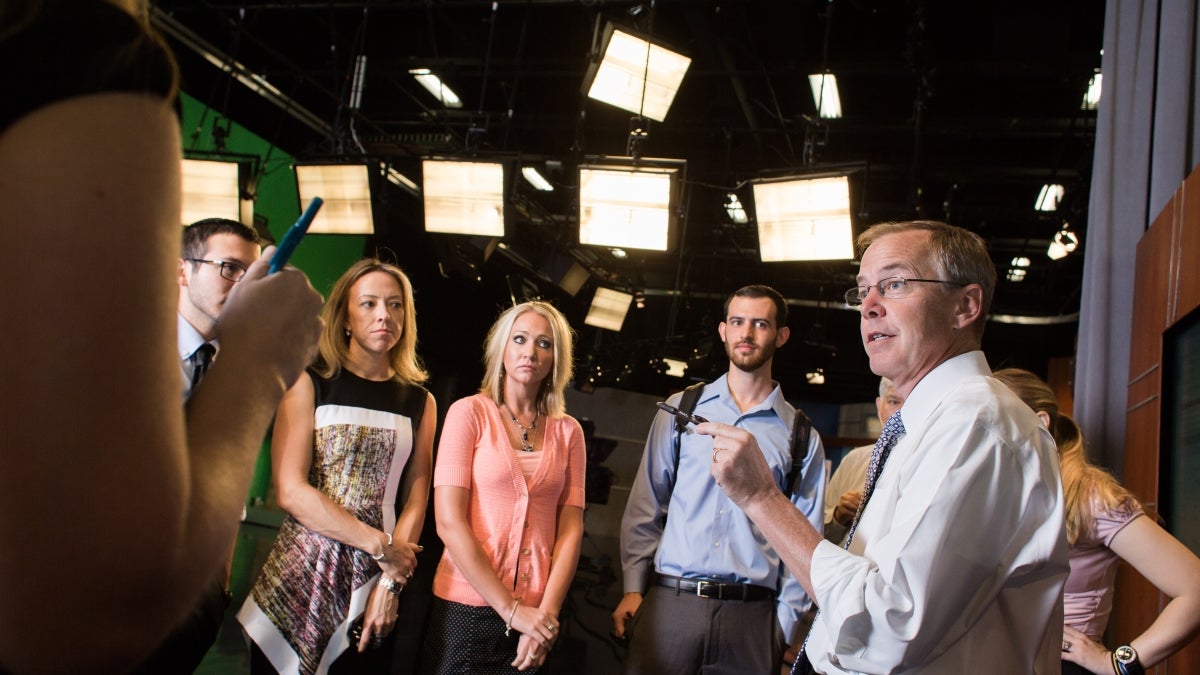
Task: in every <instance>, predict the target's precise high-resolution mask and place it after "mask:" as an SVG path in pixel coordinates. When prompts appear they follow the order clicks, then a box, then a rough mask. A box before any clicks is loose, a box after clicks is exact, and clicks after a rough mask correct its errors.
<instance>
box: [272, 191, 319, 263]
mask: <svg viewBox="0 0 1200 675" xmlns="http://www.w3.org/2000/svg"><path fill="white" fill-rule="evenodd" d="M324 203H325V202H324V201H323V200H322V199H321V198H320V197H313V198H312V201H311V202H309V203H308V208H306V209H304V213H301V214H300V218H299V219H298V220H296V224H295V225H292V226H291V227H289V228H288V231H287V232H285V233H284V234H283V239H282V240H280V242H279V246H278V248H276V249H275V255H273V256H271V267H270V268H269V269H268V270H267V274H274V273H276V272H278V271H279V270H281V269H283V266H284V265H286V264H287V262H288V260H289V259H290V258H291V257H292V253H294V252H295V251H296V247H297V246H299V245H300V240H301V239H303V238H304V234H305V233H306V232H308V226H309V225H310V224H312V221H313V218H314V217H315V216H316V215H317V211H319V210H320V209H321V204H324Z"/></svg>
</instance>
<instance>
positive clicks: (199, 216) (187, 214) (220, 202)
mask: <svg viewBox="0 0 1200 675" xmlns="http://www.w3.org/2000/svg"><path fill="white" fill-rule="evenodd" d="M182 161H183V164H182V167H183V168H182V181H181V187H182V194H181V197H182V207H183V208H182V210H181V213H180V222H181V223H182V224H183V225H188V224H190V223H194V222H196V221H197V220H203V219H204V218H225V219H228V220H236V221H238V222H241V223H246V224H249V223H251V222H253V220H254V202H253V201H251V200H249V199H247V200H243V199H242V198H241V195H242V191H241V179H240V176H241V170H242V164H241V163H240V162H236V161H233V162H230V161H221V160H210V159H184V160H182Z"/></svg>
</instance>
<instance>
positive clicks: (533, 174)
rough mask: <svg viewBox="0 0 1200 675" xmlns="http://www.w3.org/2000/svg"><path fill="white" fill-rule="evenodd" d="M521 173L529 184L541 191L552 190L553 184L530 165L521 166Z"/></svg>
mask: <svg viewBox="0 0 1200 675" xmlns="http://www.w3.org/2000/svg"><path fill="white" fill-rule="evenodd" d="M521 175H522V176H524V177H525V180H526V181H528V182H529V184H530V185H532V186H533V187H535V188H537V189H538V190H541V191H542V192H554V186H553V185H551V184H550V181H548V180H546V177H545V176H543V175H542V174H541V172H539V171H538V170H537V169H536V168H534V167H532V166H523V167H521Z"/></svg>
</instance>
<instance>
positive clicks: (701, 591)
mask: <svg viewBox="0 0 1200 675" xmlns="http://www.w3.org/2000/svg"><path fill="white" fill-rule="evenodd" d="M705 588H711V589H712V590H711V591H705ZM696 595H698V596H700V597H701V598H720V597H721V584H719V583H717V582H715V581H708V580H706V579H697V580H696Z"/></svg>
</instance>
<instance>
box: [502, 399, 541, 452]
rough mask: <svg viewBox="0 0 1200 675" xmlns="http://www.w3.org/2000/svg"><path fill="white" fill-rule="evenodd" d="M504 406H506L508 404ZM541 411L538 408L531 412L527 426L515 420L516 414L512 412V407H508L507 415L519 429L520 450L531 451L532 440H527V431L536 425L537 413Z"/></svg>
mask: <svg viewBox="0 0 1200 675" xmlns="http://www.w3.org/2000/svg"><path fill="white" fill-rule="evenodd" d="M504 407H505V408H508V406H504ZM541 412H542V411H540V410H535V411H534V412H533V421H532V422H530V423H529V426H523V425H522V424H521V423H520V422H518V421H517V416H516V415H515V414H514V413H513V411H512V408H508V416H509V417H511V418H512V422H513V424H515V425H517V428H518V429H520V430H521V452H533V441H531V440H529V433H530V432H531V431H533V430H534V428H535V427H537V421H538V415H540V414H541Z"/></svg>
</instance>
